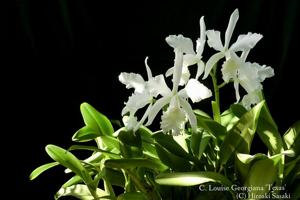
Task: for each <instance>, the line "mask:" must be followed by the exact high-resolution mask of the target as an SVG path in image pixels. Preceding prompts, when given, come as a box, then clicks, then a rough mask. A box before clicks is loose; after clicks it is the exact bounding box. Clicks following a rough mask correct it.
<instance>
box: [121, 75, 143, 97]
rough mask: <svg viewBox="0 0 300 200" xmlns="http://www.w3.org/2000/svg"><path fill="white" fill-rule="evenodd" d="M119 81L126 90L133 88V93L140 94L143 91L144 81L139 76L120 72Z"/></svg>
mask: <svg viewBox="0 0 300 200" xmlns="http://www.w3.org/2000/svg"><path fill="white" fill-rule="evenodd" d="M119 81H120V82H121V83H123V84H124V85H126V88H127V89H129V88H134V89H135V92H138V93H142V92H143V91H144V89H145V81H144V79H143V77H142V76H141V75H140V74H135V73H126V72H122V73H121V74H120V75H119Z"/></svg>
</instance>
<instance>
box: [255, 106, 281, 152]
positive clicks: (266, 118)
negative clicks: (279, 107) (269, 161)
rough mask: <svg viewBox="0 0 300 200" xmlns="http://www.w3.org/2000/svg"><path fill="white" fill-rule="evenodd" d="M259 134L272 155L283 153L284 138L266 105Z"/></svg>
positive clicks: (258, 126) (262, 111)
mask: <svg viewBox="0 0 300 200" xmlns="http://www.w3.org/2000/svg"><path fill="white" fill-rule="evenodd" d="M257 133H258V135H259V137H260V138H261V140H262V141H263V143H264V144H265V145H266V146H267V147H268V149H269V152H270V154H271V155H275V154H278V153H281V152H282V151H283V144H282V138H281V135H280V133H279V131H278V127H277V125H276V123H275V121H274V120H273V118H272V116H271V113H270V112H269V109H268V107H267V105H266V104H264V105H263V107H262V109H261V113H260V116H259V121H258V125H257Z"/></svg>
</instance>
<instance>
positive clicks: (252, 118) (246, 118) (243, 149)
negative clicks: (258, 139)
mask: <svg viewBox="0 0 300 200" xmlns="http://www.w3.org/2000/svg"><path fill="white" fill-rule="evenodd" d="M263 105H264V101H262V102H260V103H259V104H257V105H256V106H255V107H253V108H252V109H251V110H250V111H248V112H247V113H245V114H244V115H243V116H242V117H241V118H240V120H239V121H238V122H237V123H236V124H235V125H234V127H233V128H232V129H231V130H230V131H229V132H228V134H227V135H226V137H225V140H224V142H223V144H222V146H221V149H220V162H221V164H222V165H224V164H226V163H227V161H228V160H229V159H230V158H231V157H232V156H233V154H234V152H236V151H237V152H238V153H249V152H250V147H251V143H252V140H253V137H254V134H255V132H256V127H257V122H258V118H259V115H260V111H261V109H262V107H263Z"/></svg>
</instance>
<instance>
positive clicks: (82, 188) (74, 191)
mask: <svg viewBox="0 0 300 200" xmlns="http://www.w3.org/2000/svg"><path fill="white" fill-rule="evenodd" d="M96 194H97V196H98V197H99V198H101V197H102V198H101V199H112V198H110V197H109V195H108V194H107V193H106V192H105V191H104V190H101V189H99V188H97V190H96ZM64 196H72V197H76V198H78V199H81V200H94V197H93V196H92V195H91V193H90V191H89V189H88V187H87V186H86V185H83V184H77V185H73V186H70V187H67V188H61V189H60V190H59V191H58V192H57V193H56V195H55V199H59V198H61V197H64Z"/></svg>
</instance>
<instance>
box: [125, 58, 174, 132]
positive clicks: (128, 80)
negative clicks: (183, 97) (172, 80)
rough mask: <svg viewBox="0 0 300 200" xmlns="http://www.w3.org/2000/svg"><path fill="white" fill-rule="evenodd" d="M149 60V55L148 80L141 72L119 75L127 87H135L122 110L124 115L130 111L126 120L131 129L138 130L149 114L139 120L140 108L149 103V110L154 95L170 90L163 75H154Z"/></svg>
mask: <svg viewBox="0 0 300 200" xmlns="http://www.w3.org/2000/svg"><path fill="white" fill-rule="evenodd" d="M147 60H148V57H146V59H145V66H146V70H147V76H148V81H145V80H144V79H143V77H142V76H141V75H140V74H135V73H126V72H122V73H121V74H120V75H119V81H120V82H121V83H123V84H124V85H126V88H128V89H129V88H134V93H133V94H132V95H131V96H130V97H129V98H128V101H127V102H126V103H125V107H124V108H123V110H122V116H124V115H125V114H127V113H129V118H128V120H127V121H126V127H127V128H128V129H129V130H134V131H136V130H137V129H138V128H139V126H140V125H141V124H143V122H144V121H145V120H146V117H147V116H143V117H142V119H141V120H140V121H139V122H138V120H137V117H136V116H135V113H136V112H137V111H138V110H139V109H141V108H143V107H145V106H146V105H148V104H149V106H148V108H147V111H149V110H150V109H151V106H152V102H153V98H154V97H157V96H158V95H159V94H164V93H166V92H169V91H168V90H169V88H168V87H167V85H166V83H165V80H164V78H163V75H158V76H155V77H152V72H151V70H150V67H149V66H148V64H147ZM147 111H146V112H147Z"/></svg>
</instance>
